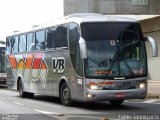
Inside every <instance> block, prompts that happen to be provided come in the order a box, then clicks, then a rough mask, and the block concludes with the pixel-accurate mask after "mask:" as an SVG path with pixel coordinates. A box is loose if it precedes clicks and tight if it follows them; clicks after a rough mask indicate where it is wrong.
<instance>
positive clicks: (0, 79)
mask: <svg viewBox="0 0 160 120" xmlns="http://www.w3.org/2000/svg"><path fill="white" fill-rule="evenodd" d="M5 48H6V45H5V44H1V43H0V85H5V86H6V70H5V69H6V68H5Z"/></svg>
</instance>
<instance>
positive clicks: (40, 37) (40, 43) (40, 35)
mask: <svg viewBox="0 0 160 120" xmlns="http://www.w3.org/2000/svg"><path fill="white" fill-rule="evenodd" d="M35 42H36V50H44V49H45V31H44V30H41V31H38V32H36V39H35Z"/></svg>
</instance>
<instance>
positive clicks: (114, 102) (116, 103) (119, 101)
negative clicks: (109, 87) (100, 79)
mask: <svg viewBox="0 0 160 120" xmlns="http://www.w3.org/2000/svg"><path fill="white" fill-rule="evenodd" d="M123 101H124V100H112V101H109V102H110V104H111V105H112V106H120V105H121V104H122V103H123Z"/></svg>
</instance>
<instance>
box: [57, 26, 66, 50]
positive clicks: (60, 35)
mask: <svg viewBox="0 0 160 120" xmlns="http://www.w3.org/2000/svg"><path fill="white" fill-rule="evenodd" d="M57 39H58V40H57V44H56V47H61V48H67V27H65V26H58V27H57Z"/></svg>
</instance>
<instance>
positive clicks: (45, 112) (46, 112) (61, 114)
mask: <svg viewBox="0 0 160 120" xmlns="http://www.w3.org/2000/svg"><path fill="white" fill-rule="evenodd" d="M34 110H35V111H37V112H40V113H43V114H52V115H58V116H64V114H63V113H55V112H48V111H42V110H38V109H34Z"/></svg>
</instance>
